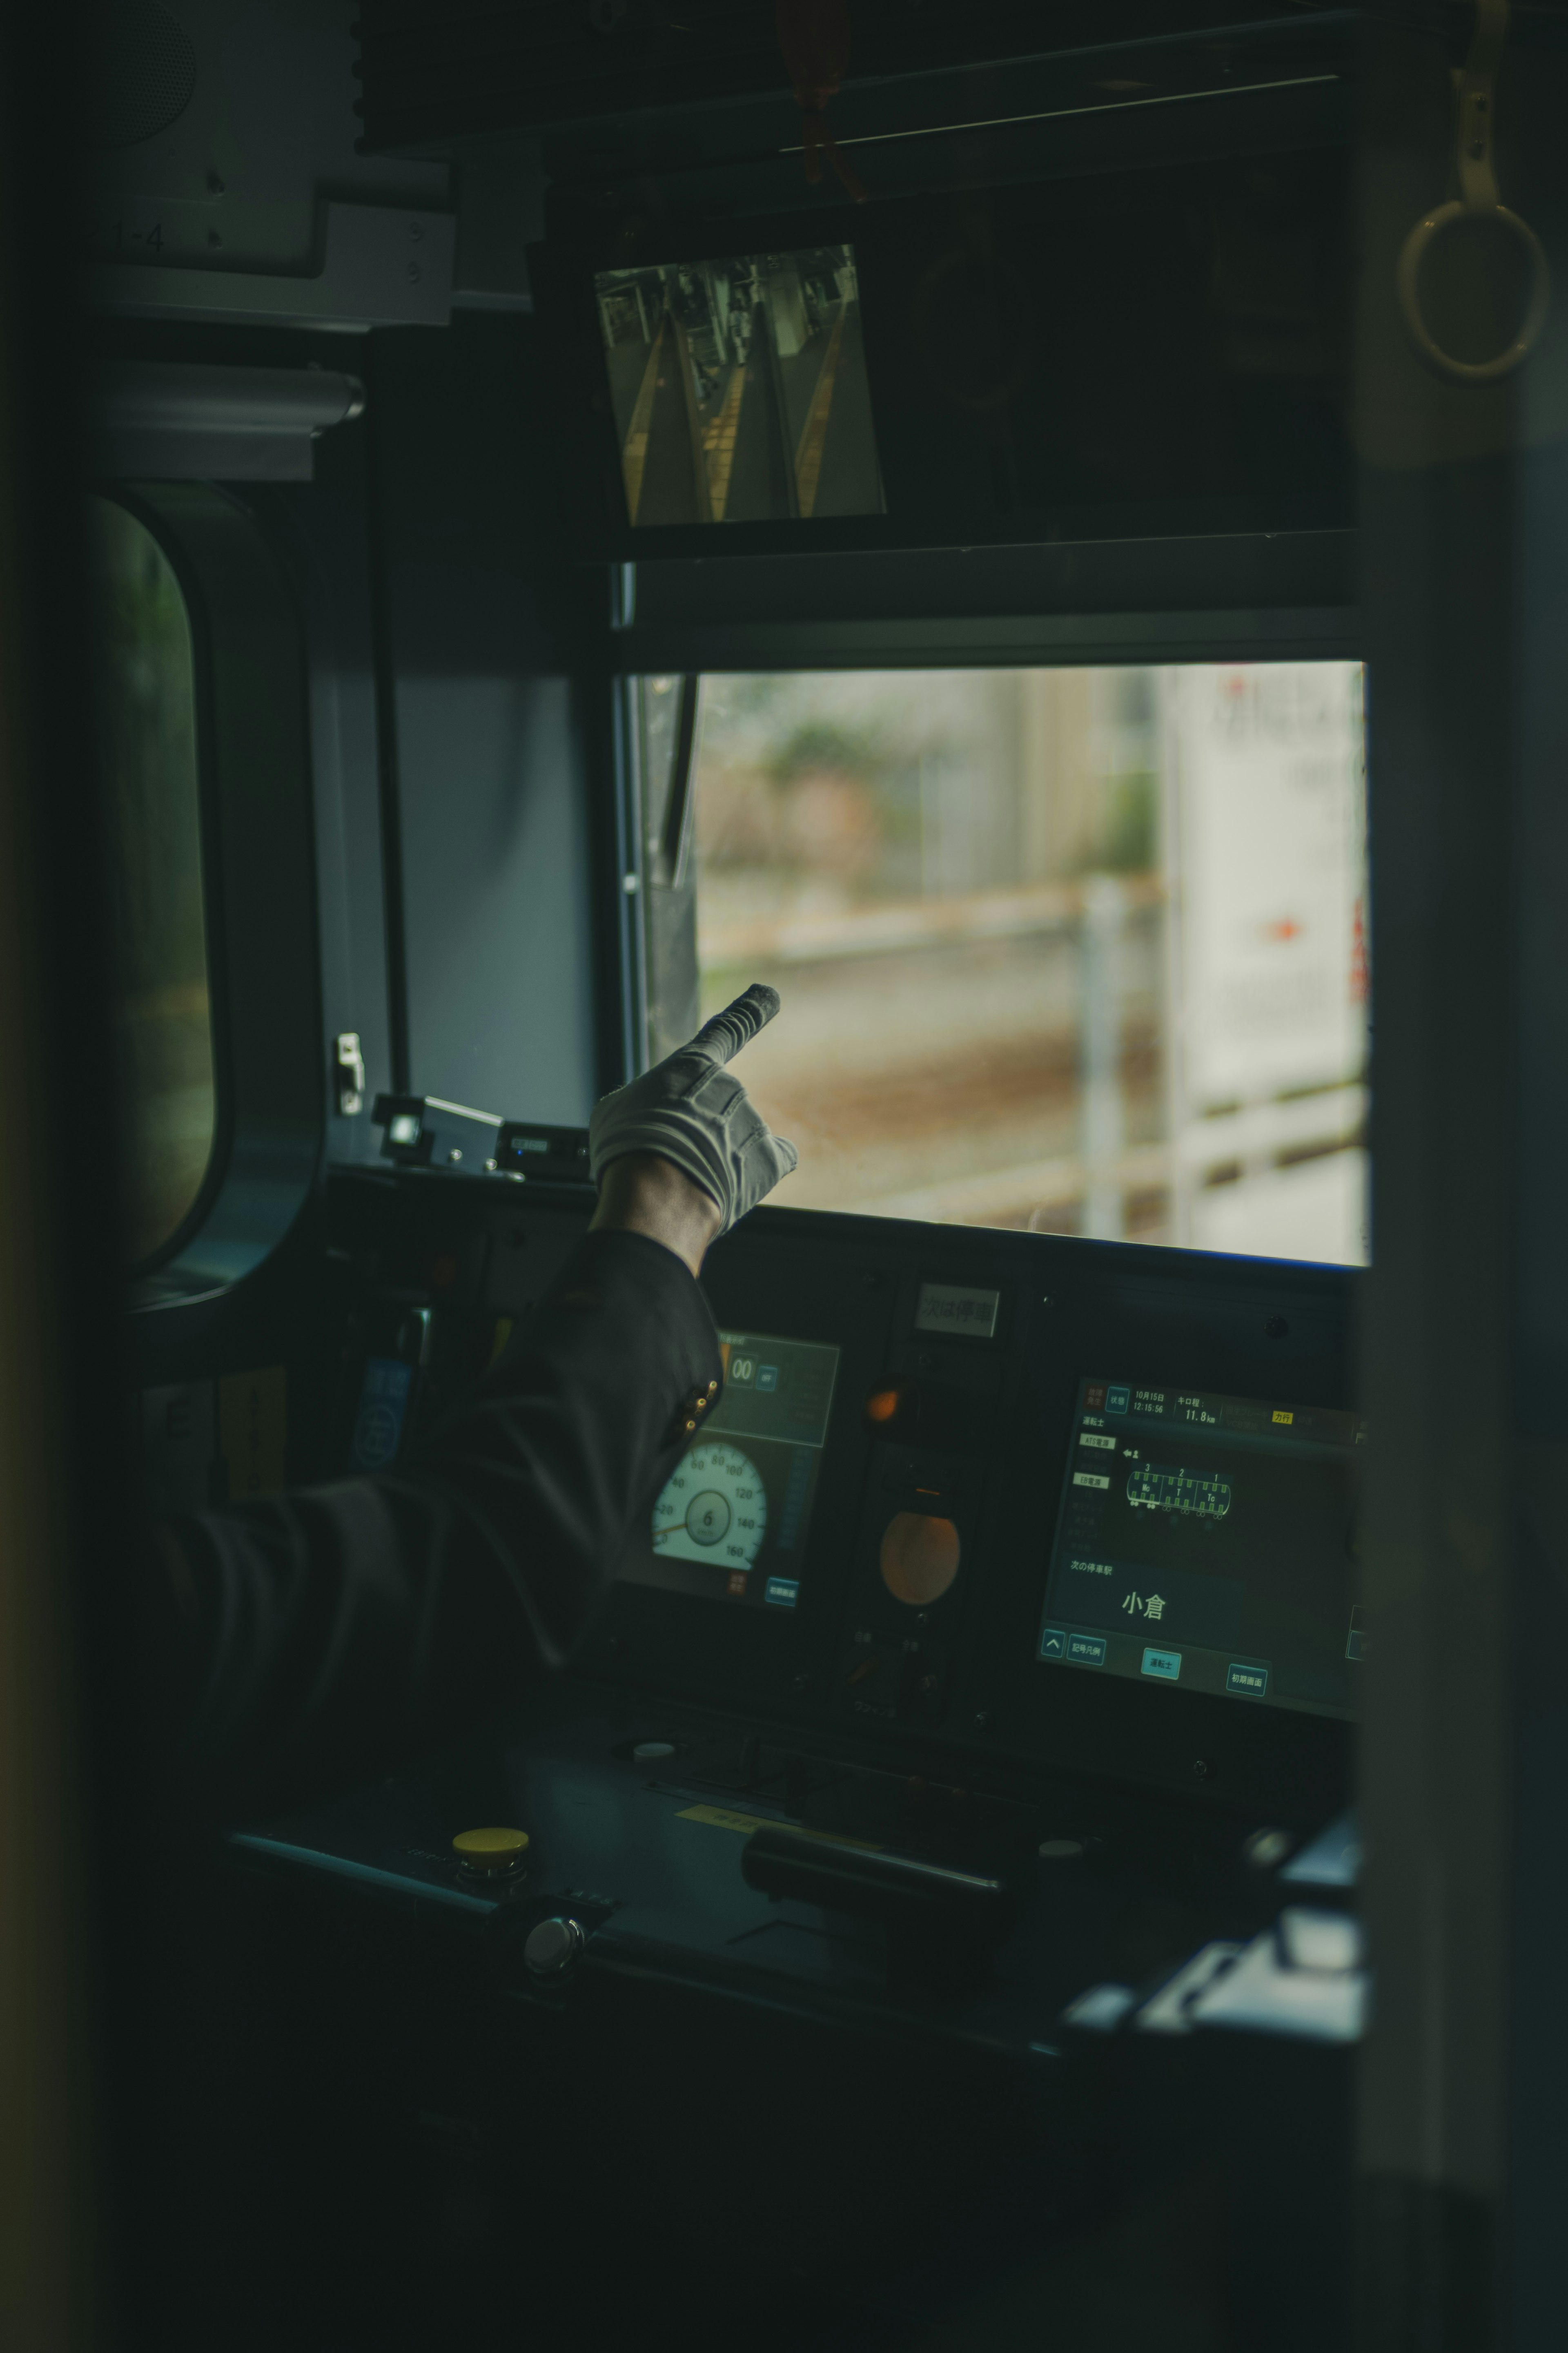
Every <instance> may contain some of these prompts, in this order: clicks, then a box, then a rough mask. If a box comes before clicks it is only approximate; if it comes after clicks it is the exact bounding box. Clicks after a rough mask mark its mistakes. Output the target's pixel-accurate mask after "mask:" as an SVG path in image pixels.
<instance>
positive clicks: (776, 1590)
mask: <svg viewBox="0 0 1568 2353" xmlns="http://www.w3.org/2000/svg"><path fill="white" fill-rule="evenodd" d="M799 1594H800V1579H799V1577H769V1579H768V1584H767V1592H766V1594H765V1596H764V1597H763V1598H764V1599H766V1600H769V1601H771V1602H773V1604H774V1606H775V1607H776V1608H777V1609H794V1608H795V1602H796V1599H798V1597H799Z"/></svg>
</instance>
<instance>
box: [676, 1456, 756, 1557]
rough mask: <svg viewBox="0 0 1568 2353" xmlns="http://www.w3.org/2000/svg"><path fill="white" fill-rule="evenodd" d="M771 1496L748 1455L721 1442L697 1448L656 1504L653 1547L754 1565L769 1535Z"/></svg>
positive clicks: (677, 1471) (681, 1553)
mask: <svg viewBox="0 0 1568 2353" xmlns="http://www.w3.org/2000/svg"><path fill="white" fill-rule="evenodd" d="M767 1526H768V1497H767V1490H766V1488H765V1487H764V1486H763V1479H762V1473H761V1472H760V1471H759V1470H758V1469H757V1466H756V1464H755V1463H754V1462H753V1461H752V1459H751V1456H750V1455H749V1454H742V1451H741V1450H740V1448H739V1447H738V1446H729V1445H726V1444H725V1443H724V1442H723V1440H720V1439H710V1440H708V1441H707V1443H706V1444H705V1445H702V1446H694V1447H693V1448H692V1450H691V1451H690V1453H689V1454H688V1455H687V1456H686V1457H685V1458H684V1460H683V1461H681V1462H680V1463H679V1466H678V1467H677V1469H676V1470H675V1471H673V1472H671V1474H670V1477H669V1479H668V1482H667V1483H666V1486H665V1489H664V1493H662V1494H661V1495H660V1497H659V1499H658V1503H657V1504H655V1505H654V1507H653V1530H652V1537H653V1548H654V1550H655V1552H657V1553H662V1554H663V1555H664V1556H666V1558H668V1557H669V1556H672V1555H673V1556H674V1557H675V1558H676V1559H678V1560H709V1561H712V1562H713V1563H714V1564H715V1566H716V1567H721V1568H728V1569H737V1568H742V1569H744V1568H750V1567H751V1566H752V1562H753V1561H754V1560H755V1559H756V1556H757V1555H758V1553H759V1552H760V1551H761V1550H762V1546H763V1536H764V1535H766V1534H767Z"/></svg>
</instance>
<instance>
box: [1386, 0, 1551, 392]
mask: <svg viewBox="0 0 1568 2353" xmlns="http://www.w3.org/2000/svg"><path fill="white" fill-rule="evenodd" d="M1507 30H1508V0H1476V29H1475V35H1474V37H1473V38H1472V40H1471V42H1470V54H1469V56H1468V58H1466V60H1465V69H1464V72H1463V73H1462V74H1461V75H1460V77H1459V89H1458V122H1457V140H1456V143H1457V148H1458V153H1457V155H1456V158H1455V160H1456V163H1457V164H1458V176H1459V194H1458V196H1457V197H1456V198H1455V199H1454V200H1453V202H1452V203H1450V204H1446V205H1438V206H1436V207H1435V209H1434V210H1433V211H1431V212H1429V213H1427V214H1426V215H1425V216H1423V218H1422V219H1420V220H1418V221H1417V222H1416V224H1415V227H1414V228H1413V229H1412V230H1411V232H1410V234H1409V236H1408V237H1406V238H1405V243H1404V246H1403V248H1401V250H1400V255H1399V269H1398V273H1397V282H1398V288H1399V305H1400V308H1401V310H1402V311H1404V313H1405V325H1406V326H1407V327H1408V328H1409V330H1410V332H1411V334H1412V336H1413V337H1414V338H1415V346H1416V349H1417V350H1418V351H1419V352H1420V353H1421V356H1422V357H1423V359H1425V360H1426V362H1427V364H1428V365H1429V366H1431V367H1434V368H1436V371H1437V373H1438V375H1444V376H1447V379H1448V381H1449V382H1450V383H1451V384H1496V383H1498V382H1499V381H1500V378H1501V377H1503V376H1505V375H1512V374H1513V371H1514V369H1515V368H1516V367H1518V365H1519V364H1520V363H1521V360H1523V359H1526V358H1528V356H1529V353H1530V350H1531V345H1532V344H1533V343H1534V342H1535V339H1536V337H1537V335H1539V333H1540V332H1541V330H1542V325H1543V324H1544V322H1545V319H1546V313H1547V310H1548V308H1549V306H1550V304H1551V301H1552V273H1551V270H1550V269H1548V267H1547V262H1546V253H1545V249H1544V248H1543V247H1542V242H1541V239H1540V238H1539V237H1537V236H1536V234H1535V231H1534V230H1533V229H1532V228H1531V226H1530V224H1529V222H1528V221H1524V220H1521V218H1520V216H1519V215H1518V214H1517V213H1515V212H1510V210H1509V208H1508V206H1506V205H1505V204H1504V203H1503V202H1502V200H1501V198H1500V195H1499V194H1498V184H1497V173H1496V171H1495V169H1494V168H1493V164H1492V121H1493V118H1494V116H1495V114H1496V111H1497V108H1496V92H1495V84H1496V80H1497V69H1498V63H1499V60H1500V58H1501V56H1502V45H1503V36H1504V34H1505V33H1506V32H1507ZM1458 221H1489V222H1491V223H1492V224H1493V225H1494V226H1495V227H1498V228H1500V229H1504V230H1506V231H1507V233H1508V235H1509V236H1510V237H1513V238H1514V239H1515V241H1516V242H1517V243H1518V244H1520V245H1521V246H1522V247H1523V248H1524V255H1525V261H1526V264H1527V266H1528V268H1529V270H1530V300H1529V301H1528V303H1527V304H1526V306H1525V313H1524V318H1523V321H1522V322H1521V326H1520V329H1519V332H1518V333H1517V334H1516V335H1515V336H1514V338H1513V340H1512V342H1511V343H1508V344H1507V345H1505V347H1504V348H1503V350H1501V351H1500V352H1498V353H1495V354H1494V356H1493V357H1492V358H1491V359H1489V360H1457V359H1455V357H1454V356H1453V354H1452V353H1450V352H1446V351H1445V350H1444V349H1443V347H1442V345H1441V344H1440V343H1438V342H1437V340H1436V336H1435V335H1434V334H1433V332H1432V330H1431V329H1430V327H1428V325H1427V324H1426V319H1425V318H1424V317H1423V315H1422V311H1421V287H1420V275H1421V265H1422V263H1423V261H1424V260H1425V259H1426V255H1427V253H1428V252H1429V250H1430V249H1431V248H1432V246H1433V245H1434V244H1435V243H1436V240H1437V238H1439V237H1441V236H1442V235H1443V234H1444V232H1445V230H1447V229H1449V228H1452V227H1454V225H1455V223H1456V222H1458Z"/></svg>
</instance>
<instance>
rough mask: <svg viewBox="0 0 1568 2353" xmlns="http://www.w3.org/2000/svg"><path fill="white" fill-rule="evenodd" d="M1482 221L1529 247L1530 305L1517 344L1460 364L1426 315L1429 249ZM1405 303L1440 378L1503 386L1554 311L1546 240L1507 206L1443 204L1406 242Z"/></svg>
mask: <svg viewBox="0 0 1568 2353" xmlns="http://www.w3.org/2000/svg"><path fill="white" fill-rule="evenodd" d="M1480 220H1485V221H1492V222H1495V224H1496V225H1497V227H1499V228H1503V229H1506V230H1507V231H1508V232H1509V234H1510V236H1511V237H1516V238H1517V239H1518V241H1519V243H1520V244H1521V246H1522V247H1523V248H1524V251H1525V256H1526V259H1527V261H1528V263H1529V267H1530V272H1531V287H1530V301H1529V303H1528V304H1527V306H1526V309H1525V313H1524V318H1523V320H1522V322H1521V325H1520V330H1519V332H1518V334H1516V335H1515V337H1514V339H1513V341H1512V343H1509V344H1507V345H1506V346H1505V347H1504V349H1503V350H1501V351H1500V352H1498V353H1496V354H1495V355H1494V356H1493V357H1492V358H1491V359H1489V360H1457V359H1455V357H1454V356H1453V354H1452V353H1451V352H1446V351H1445V350H1444V349H1443V347H1442V345H1441V344H1440V343H1438V342H1437V340H1436V337H1435V336H1434V334H1433V332H1432V331H1431V329H1430V327H1428V325H1427V324H1426V320H1425V319H1424V318H1423V317H1422V315H1421V289H1420V285H1419V283H1418V280H1419V277H1420V271H1421V264H1422V262H1423V261H1424V260H1425V259H1426V254H1427V251H1428V249H1429V248H1430V247H1431V246H1432V245H1433V244H1434V243H1435V242H1436V239H1437V238H1438V237H1441V236H1442V234H1443V232H1444V230H1445V229H1447V228H1451V227H1453V226H1454V224H1455V222H1456V221H1480ZM1399 301H1400V306H1401V308H1402V309H1403V311H1404V312H1405V324H1406V326H1407V327H1408V328H1409V330H1410V332H1411V334H1412V335H1413V336H1414V337H1415V345H1416V348H1417V350H1418V351H1419V352H1420V353H1421V356H1422V358H1423V359H1424V360H1426V362H1427V364H1429V365H1430V366H1432V367H1435V368H1436V371H1437V373H1438V375H1445V376H1447V378H1448V380H1449V382H1450V383H1451V384H1497V383H1498V382H1499V381H1500V379H1501V378H1502V377H1503V376H1505V375H1512V374H1513V371H1514V369H1515V368H1516V367H1518V365H1519V364H1520V362H1521V360H1524V359H1527V358H1528V357H1529V355H1530V350H1531V344H1532V343H1534V341H1535V339H1536V337H1537V335H1539V334H1540V332H1541V330H1542V325H1543V324H1544V322H1545V319H1546V313H1547V311H1548V310H1549V309H1550V307H1551V302H1552V273H1551V270H1550V269H1548V267H1547V262H1546V254H1545V250H1544V248H1543V247H1542V242H1541V239H1540V238H1539V237H1537V236H1536V234H1535V231H1534V230H1533V229H1532V228H1531V226H1530V223H1529V222H1528V221H1524V220H1521V218H1520V216H1519V215H1518V214H1517V213H1514V212H1510V210H1509V208H1508V206H1506V205H1468V204H1466V203H1465V202H1464V201H1463V199H1462V198H1460V197H1456V198H1455V199H1454V201H1453V203H1452V204H1447V205H1439V206H1437V209H1436V212H1431V213H1428V214H1426V217H1425V218H1424V219H1422V220H1418V221H1417V222H1416V224H1415V227H1414V228H1413V229H1412V230H1411V232H1410V234H1409V236H1408V237H1406V238H1405V245H1404V248H1403V249H1402V251H1401V253H1400V256H1399Z"/></svg>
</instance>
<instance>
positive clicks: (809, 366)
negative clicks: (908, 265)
mask: <svg viewBox="0 0 1568 2353" xmlns="http://www.w3.org/2000/svg"><path fill="white" fill-rule="evenodd" d="M594 290H595V295H596V296H597V299H598V307H599V332H600V334H601V337H602V339H603V343H604V351H605V368H606V370H607V372H608V375H609V384H610V406H611V408H612V410H613V411H614V415H615V420H616V439H617V440H618V442H619V444H620V451H621V476H622V480H623V481H624V483H625V485H626V512H627V513H628V515H629V516H630V518H631V520H632V522H634V523H635V524H640V525H648V524H653V523H667V524H668V523H685V524H689V523H708V522H788V521H790V520H792V519H794V520H798V521H800V522H812V521H813V520H820V519H821V518H822V517H824V516H827V515H863V514H881V513H882V512H884V511H885V501H884V500H883V497H882V477H881V469H880V467H879V463H878V458H877V436H876V428H875V425H874V423H873V420H872V415H871V391H870V385H869V384H868V380H867V375H866V346H865V339H864V335H863V332H862V329H861V322H860V294H859V280H858V277H857V274H856V269H855V251H854V248H853V247H852V246H847V245H816V246H807V247H803V248H801V249H800V250H799V251H798V252H794V253H751V254H744V255H741V256H738V257H735V258H732V259H728V260H722V261H673V262H661V263H658V264H656V265H652V266H649V267H646V268H643V269H605V270H601V271H600V272H598V273H597V274H596V275H595V280H594Z"/></svg>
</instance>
